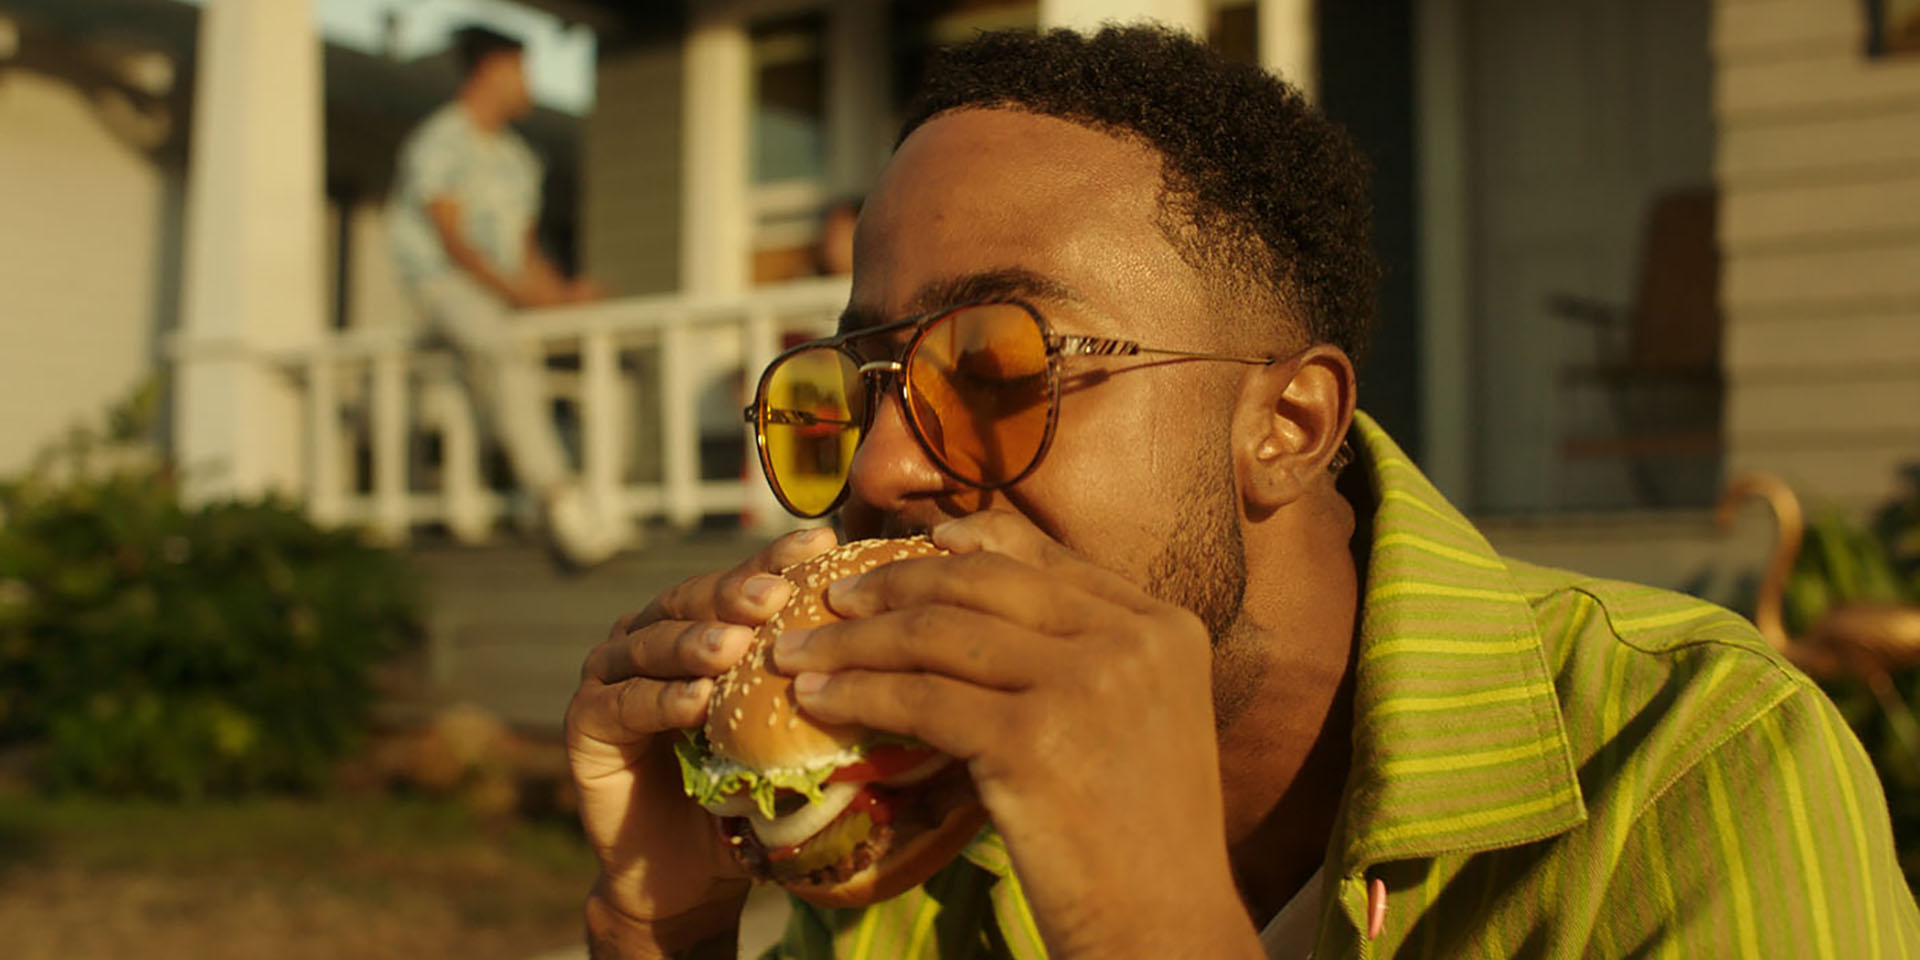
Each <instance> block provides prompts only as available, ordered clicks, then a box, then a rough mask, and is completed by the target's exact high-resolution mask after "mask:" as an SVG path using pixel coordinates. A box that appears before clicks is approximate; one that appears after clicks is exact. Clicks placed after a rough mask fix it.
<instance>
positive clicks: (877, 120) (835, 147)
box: [826, 0, 893, 195]
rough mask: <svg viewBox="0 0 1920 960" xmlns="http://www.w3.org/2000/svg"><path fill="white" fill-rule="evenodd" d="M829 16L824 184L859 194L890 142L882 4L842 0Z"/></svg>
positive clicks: (876, 0) (869, 182) (874, 173)
mask: <svg viewBox="0 0 1920 960" xmlns="http://www.w3.org/2000/svg"><path fill="white" fill-rule="evenodd" d="M828 17H829V19H828V21H827V58H826V60H827V125H828V129H827V161H828V165H829V169H828V171H827V173H828V183H829V184H830V186H831V189H832V190H833V192H834V193H835V194H839V195H846V194H852V193H863V192H865V191H866V189H867V188H868V187H870V186H872V185H873V181H874V178H875V177H876V176H877V175H878V174H879V171H880V165H881V164H883V163H885V162H886V158H887V150H888V148H889V147H890V146H892V143H893V131H892V130H891V129H888V126H889V125H888V123H887V85H888V83H889V78H888V77H887V63H888V57H887V20H886V7H885V5H884V4H883V3H881V2H879V0H841V2H840V3H836V4H834V5H833V7H832V8H830V10H829V11H828Z"/></svg>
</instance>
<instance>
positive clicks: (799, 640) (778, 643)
mask: <svg viewBox="0 0 1920 960" xmlns="http://www.w3.org/2000/svg"><path fill="white" fill-rule="evenodd" d="M812 636H813V631H812V630H809V629H802V630H788V631H785V632H784V633H782V634H780V636H779V638H778V639H776V640H774V641H773V657H774V662H776V663H778V662H779V661H780V659H781V658H783V657H789V656H792V655H793V654H795V653H797V652H799V650H800V648H802V647H804V646H806V645H807V640H808V638H810V637H812Z"/></svg>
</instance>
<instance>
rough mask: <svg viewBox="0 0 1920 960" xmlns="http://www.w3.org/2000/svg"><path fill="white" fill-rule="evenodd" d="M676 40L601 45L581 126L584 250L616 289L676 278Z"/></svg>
mask: <svg viewBox="0 0 1920 960" xmlns="http://www.w3.org/2000/svg"><path fill="white" fill-rule="evenodd" d="M680 74H681V53H680V47H679V44H678V38H677V37H675V38H672V39H667V40H664V41H661V42H656V43H652V44H649V45H646V46H643V47H636V48H631V49H626V50H618V51H608V52H605V53H603V55H602V56H601V59H600V72H599V90H598V93H597V94H596V96H595V106H594V110H593V114H592V115H591V116H589V117H588V118H587V121H586V124H585V131H584V144H583V150H584V156H585V160H586V162H585V163H584V164H582V167H581V169H582V175H583V183H582V189H581V191H580V222H581V250H582V253H583V258H584V259H583V263H584V265H585V268H586V272H587V274H588V275H590V276H592V277H593V278H594V279H596V280H598V281H600V282H601V283H604V284H606V285H607V286H609V287H610V288H612V289H613V290H614V291H615V292H616V293H617V294H645V293H663V292H667V291H671V290H674V289H677V288H678V287H679V285H680V179H681V176H680V100H681V98H680V88H681V78H680Z"/></svg>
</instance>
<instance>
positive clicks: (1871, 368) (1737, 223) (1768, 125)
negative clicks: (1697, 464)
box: [1712, 0, 1920, 507]
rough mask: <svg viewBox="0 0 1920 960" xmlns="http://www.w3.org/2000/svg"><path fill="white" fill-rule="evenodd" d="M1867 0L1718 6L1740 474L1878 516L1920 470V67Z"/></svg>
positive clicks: (1728, 298) (1731, 386) (1725, 232)
mask: <svg viewBox="0 0 1920 960" xmlns="http://www.w3.org/2000/svg"><path fill="white" fill-rule="evenodd" d="M1865 7H1866V5H1865V4H1862V3H1859V2H1856V0H1718V2H1717V3H1716V4H1715V10H1714V13H1715V20H1714V27H1713V40H1712V43H1713V50H1714V53H1715V56H1716V60H1717V67H1716V78H1715V98H1714V99H1715V113H1716V119H1717V122H1718V124H1719V127H1720V130H1719V144H1718V148H1717V156H1716V172H1717V177H1718V180H1719V183H1720V188H1721V190H1722V193H1723V196H1724V202H1723V204H1722V208H1721V222H1720V242H1721V247H1722V254H1723V257H1724V263H1725V273H1724V276H1723V279H1722V299H1723V302H1724V306H1725V310H1726V316H1727V328H1726V365H1727V374H1728V378H1727V379H1728V391H1727V418H1726V424H1727V447H1728V458H1729V467H1730V468H1731V470H1733V471H1741V470H1748V469H1767V470H1772V471H1775V472H1777V473H1780V474H1781V475H1783V476H1785V477H1786V478H1787V479H1788V480H1789V481H1790V482H1792V483H1794V484H1795V485H1796V486H1797V487H1799V488H1800V489H1801V490H1802V492H1803V493H1805V494H1807V495H1809V496H1811V497H1813V498H1815V499H1818V500H1822V501H1827V502H1834V503H1838V504H1840V505H1843V506H1853V507H1861V506H1866V505H1869V504H1871V503H1874V502H1876V501H1879V500H1881V499H1884V498H1886V497H1888V496H1891V495H1893V494H1894V493H1896V492H1897V491H1898V489H1899V486H1898V484H1899V470H1900V468H1901V467H1902V466H1904V465H1907V464H1911V463H1916V462H1920V173H1917V172H1916V170H1920V58H1913V57H1908V58H1904V59H1902V58H1888V59H1876V58H1872V57H1869V56H1867V54H1866V49H1867V35H1868V25H1867V21H1866V14H1865Z"/></svg>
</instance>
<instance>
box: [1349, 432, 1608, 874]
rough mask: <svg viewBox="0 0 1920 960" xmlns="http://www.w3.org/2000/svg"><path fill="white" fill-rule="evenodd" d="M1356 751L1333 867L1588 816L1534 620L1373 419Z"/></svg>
mask: <svg viewBox="0 0 1920 960" xmlns="http://www.w3.org/2000/svg"><path fill="white" fill-rule="evenodd" d="M1353 433H1354V436H1355V439H1356V440H1357V441H1358V443H1357V444H1356V445H1357V446H1358V448H1359V452H1360V458H1359V459H1360V465H1361V466H1363V467H1364V469H1366V471H1367V473H1368V479H1369V480H1370V481H1371V486H1372V491H1373V494H1374V498H1375V511H1374V517H1373V542H1372V546H1371V549H1370V551H1369V558H1368V564H1367V568H1368V569H1367V579H1366V597H1365V599H1364V602H1363V604H1362V612H1361V620H1360V642H1359V647H1358V650H1357V654H1356V655H1357V658H1358V662H1357V665H1356V668H1355V689H1354V718H1353V763H1352V768H1351V772H1350V773H1349V775H1348V780H1347V789H1346V793H1345V796H1344V798H1343V801H1342V803H1341V813H1340V817H1339V820H1338V822H1337V823H1336V825H1335V828H1334V829H1335V835H1334V838H1333V843H1332V845H1331V846H1330V849H1329V857H1330V861H1331V862H1330V864H1329V865H1330V866H1333V867H1335V868H1336V869H1335V872H1334V873H1333V874H1332V876H1335V877H1339V876H1352V875H1354V874H1356V873H1358V872H1361V871H1364V870H1365V869H1366V868H1367V867H1368V866H1370V865H1372V864H1375V863H1381V862H1385V861H1390V860H1404V859H1414V858H1421V857H1430V856H1434V855H1437V854H1440V853H1443V852H1455V853H1458V852H1471V851H1477V850H1492V849H1496V848H1501V847H1509V846H1515V845H1518V844H1522V843H1527V842H1530V841H1533V840H1537V839H1540V838H1543V837H1547V836H1552V835H1554V834H1557V833H1560V832H1563V831H1565V830H1567V829H1568V828H1570V827H1572V826H1574V825H1575V824H1578V823H1580V822H1582V821H1584V820H1585V819H1586V808H1585V805H1584V803H1583V801H1582V798H1581V794H1580V786H1579V781H1578V780H1577V778H1576V772H1575V769H1576V768H1575V763H1574V759H1573V753H1572V748H1571V746H1570V744H1569V742H1568V739H1567V732H1566V727H1565V724H1564V722H1563V720H1562V718H1561V715H1560V707H1559V701H1558V699H1557V697H1556V696H1555V693H1554V687H1553V675H1552V672H1551V670H1550V669H1549V667H1548V665H1547V658H1546V652H1545V650H1544V648H1543V645H1542V641H1541V637H1540V632H1539V628H1538V627H1537V626H1536V624H1535V622H1534V619H1533V612H1532V608H1531V606H1530V605H1529V604H1528V602H1527V600H1526V598H1525V597H1524V596H1522V594H1521V592H1520V590H1519V588H1518V587H1517V586H1516V585H1515V583H1514V581H1513V578H1512V577H1511V576H1510V574H1509V573H1508V569H1507V565H1506V562H1505V561H1504V560H1502V559H1501V558H1500V556H1499V555H1498V554H1497V553H1495V552H1494V550H1493V547H1492V546H1491V545H1490V544H1488V543H1487V540H1486V538H1485V537H1483V536H1481V534H1480V532H1479V531H1478V530H1476V529H1474V527H1473V525H1472V524H1471V523H1469V522H1468V521H1467V519H1466V518H1465V517H1464V516H1462V515H1461V514H1460V512H1459V511H1457V510H1455V509H1454V508H1453V506H1452V505H1451V504H1449V503H1448V502H1447V500H1446V498H1445V497H1442V496H1441V495H1440V492H1439V491H1438V490H1436V489H1435V488H1434V486H1433V484H1432V483H1431V482H1429V481H1428V480H1427V478H1426V477H1425V476H1424V475H1423V474H1421V473H1420V471H1419V469H1418V468H1416V467H1415V466H1414V465H1413V463H1412V461H1411V460H1410V459H1409V458H1408V457H1407V455H1406V453H1405V452H1403V451H1402V450H1401V449H1400V447H1399V446H1398V445H1397V444H1395V443H1394V442H1393V439H1392V438H1391V437H1389V436H1387V433H1386V431H1384V430H1382V429H1381V428H1380V425H1379V424H1378V423H1375V422H1374V420H1373V419H1372V418H1371V417H1369V416H1367V415H1366V414H1364V413H1359V414H1356V415H1355V419H1354V430H1353Z"/></svg>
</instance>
